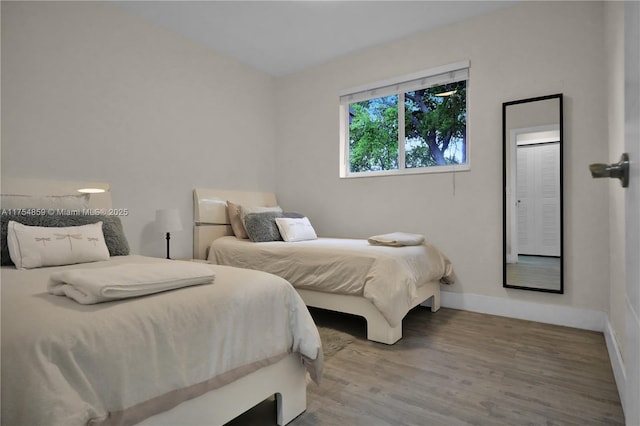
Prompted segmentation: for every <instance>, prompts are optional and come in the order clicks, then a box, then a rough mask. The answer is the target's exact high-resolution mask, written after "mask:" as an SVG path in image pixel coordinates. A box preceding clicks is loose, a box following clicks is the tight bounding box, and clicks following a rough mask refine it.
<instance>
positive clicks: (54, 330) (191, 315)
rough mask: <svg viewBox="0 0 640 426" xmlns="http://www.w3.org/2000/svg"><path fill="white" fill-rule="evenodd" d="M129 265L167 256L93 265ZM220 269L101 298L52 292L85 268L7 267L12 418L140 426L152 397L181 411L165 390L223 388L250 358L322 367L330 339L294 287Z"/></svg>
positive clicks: (6, 395) (5, 326)
mask: <svg viewBox="0 0 640 426" xmlns="http://www.w3.org/2000/svg"><path fill="white" fill-rule="evenodd" d="M129 262H135V263H147V264H150V263H164V262H167V261H166V260H162V259H153V258H145V257H140V256H127V257H119V258H113V259H112V260H110V261H106V262H96V263H91V264H86V265H81V266H82V267H83V268H87V267H92V268H98V267H104V266H110V265H114V264H123V263H129ZM170 262H178V261H170ZM209 267H210V268H211V270H212V271H213V272H214V273H215V276H216V280H215V284H213V285H202V286H194V287H187V288H182V289H179V290H173V291H167V292H164V293H157V294H154V295H150V296H144V297H140V298H135V299H127V300H120V301H114V302H108V303H101V304H96V305H80V304H78V303H76V302H74V301H73V300H70V299H68V298H66V297H58V296H54V295H51V294H48V293H47V290H46V285H47V280H48V278H49V275H50V274H51V273H52V272H54V271H61V270H69V269H73V268H78V265H72V266H63V267H54V268H42V269H33V270H27V271H18V270H15V269H14V268H6V267H3V268H2V289H1V290H2V293H1V296H2V354H1V355H2V377H1V386H2V389H1V390H2V401H1V403H2V413H1V414H2V424H6V425H45V424H46V425H64V426H72V425H85V424H87V422H88V421H90V420H92V422H91V424H102V422H103V421H104V422H105V423H109V422H113V421H115V420H117V419H120V420H122V419H124V420H125V421H124V422H125V423H129V424H130V423H133V422H137V421H141V420H142V419H143V418H144V417H147V416H149V415H151V414H153V413H149V412H145V411H144V410H141V409H140V407H144V406H145V403H148V402H149V401H151V402H154V401H155V402H156V404H155V406H154V404H150V405H149V404H147V405H146V409H147V410H148V409H149V406H152V407H154V408H153V409H156V410H157V409H160V410H164V409H169V408H171V405H166V404H167V401H168V400H167V399H166V398H164V399H163V398H162V397H163V396H167V395H170V396H172V398H173V395H178V396H181V395H183V394H181V393H180V392H176V390H178V391H179V390H184V389H186V390H190V391H192V390H193V389H195V388H199V387H198V386H194V385H195V384H201V383H207V385H209V386H213V387H219V386H221V385H224V384H225V381H227V382H228V381H229V379H235V378H237V377H234V372H236V371H240V370H244V368H241V367H244V366H250V367H251V368H252V369H257V368H260V367H261V366H265V365H268V364H270V363H273V362H276V361H277V360H279V359H281V357H282V356H284V354H286V353H288V352H299V353H300V354H302V355H303V356H304V357H303V358H304V359H305V360H306V361H309V360H316V361H315V362H308V363H307V366H308V368H309V369H310V370H311V371H310V372H312V373H313V374H312V376H317V375H318V374H319V372H320V371H321V368H322V355H321V353H322V351H321V343H320V337H319V335H318V331H317V329H316V327H315V325H314V323H313V320H312V318H311V316H310V315H309V312H308V311H307V309H306V307H305V306H304V303H303V302H302V300H301V299H300V297H299V296H298V294H297V293H296V291H295V290H294V289H293V287H291V285H290V284H288V283H287V282H286V281H285V280H283V279H281V278H279V277H276V276H273V275H270V274H265V273H261V272H258V271H250V270H243V269H236V268H230V267H225V266H217V265H209ZM218 379H220V380H218ZM172 391H173V392H172ZM192 396H197V395H192ZM169 402H170V403H173V404H177V403H178V402H180V401H174V400H171V398H170V399H169ZM163 404H164V405H163Z"/></svg>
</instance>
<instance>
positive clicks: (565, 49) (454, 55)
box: [276, 2, 610, 312]
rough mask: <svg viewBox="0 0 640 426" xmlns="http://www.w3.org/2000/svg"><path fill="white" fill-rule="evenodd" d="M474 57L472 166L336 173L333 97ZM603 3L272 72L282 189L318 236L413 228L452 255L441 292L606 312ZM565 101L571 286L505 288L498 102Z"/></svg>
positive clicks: (485, 20) (509, 13)
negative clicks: (550, 97)
mask: <svg viewBox="0 0 640 426" xmlns="http://www.w3.org/2000/svg"><path fill="white" fill-rule="evenodd" d="M465 59H469V60H470V61H471V69H470V84H469V99H470V105H469V122H468V126H469V128H468V132H469V143H470V149H471V154H470V161H471V171H469V172H459V173H457V174H455V175H454V174H450V173H447V174H424V175H408V176H390V177H377V178H360V179H339V178H338V158H339V133H338V93H339V92H340V91H341V90H343V89H347V88H350V87H354V86H359V85H362V84H366V83H369V82H374V81H378V80H384V79H386V78H391V77H395V76H399V75H403V74H408V73H412V72H416V71H420V70H423V69H428V68H432V67H436V66H439V65H444V64H448V63H452V62H456V61H460V60H465ZM604 62H605V54H604V18H603V4H602V3H595V2H527V3H523V4H519V5H516V6H513V7H510V8H505V9H502V10H500V11H497V12H495V13H492V14H490V15H486V16H481V17H477V18H473V19H471V20H468V21H465V22H462V23H460V24H456V25H452V26H448V27H445V28H442V29H439V30H436V31H433V32H430V33H427V34H422V35H418V36H415V37H411V38H408V39H405V40H402V41H399V42H395V43H390V44H386V45H382V46H378V47H375V48H372V49H369V50H366V51H363V52H361V53H359V54H355V55H349V56H347V57H344V58H341V59H339V60H335V61H332V62H329V63H327V64H324V65H322V66H318V67H315V68H313V69H310V70H306V71H303V72H300V73H297V74H295V75H290V76H287V77H284V78H280V79H278V80H277V90H276V94H277V106H278V122H277V127H276V128H277V139H278V144H277V154H278V170H277V192H278V196H279V199H280V201H281V202H282V203H283V204H284V205H286V206H287V208H289V209H295V210H298V211H302V212H304V213H307V214H308V215H309V216H310V218H311V220H312V223H313V224H314V226H315V227H316V228H317V231H319V233H320V234H321V235H336V236H355V237H366V236H368V235H371V234H374V233H382V232H389V231H397V230H403V231H408V232H418V233H422V234H424V235H426V236H427V238H428V239H429V240H430V241H432V242H434V243H435V244H436V245H438V246H439V247H440V248H441V249H442V250H443V251H444V252H445V253H446V254H447V255H448V256H449V257H450V258H451V260H452V261H453V264H454V267H455V270H456V274H457V281H456V284H454V285H453V286H452V287H450V288H445V290H448V291H452V292H465V293H473V294H478V295H484V296H493V297H500V298H506V299H512V300H519V301H530V302H540V303H547V304H558V305H566V306H571V307H574V308H580V309H586V310H595V311H603V312H604V311H607V310H608V307H609V284H608V282H609V278H610V277H609V233H608V223H609V220H608V206H607V202H608V185H609V183H608V182H607V183H603V184H598V183H596V182H594V181H593V179H592V178H591V177H590V174H589V171H588V164H589V163H592V162H599V161H602V159H603V158H604V159H606V158H608V156H609V151H608V144H607V138H606V136H607V109H606V92H605V90H606V87H605V85H604V84H603V83H604V82H605V81H606V69H605V65H604ZM553 93H563V94H564V96H565V98H564V101H565V111H564V112H565V121H564V126H565V127H564V136H565V148H564V150H565V151H564V153H565V156H566V158H565V168H564V173H565V175H564V176H565V192H564V201H565V215H566V216H565V217H566V220H565V254H566V255H565V265H566V275H565V277H566V281H565V294H564V295H553V294H543V293H535V292H528V291H521V290H506V289H504V288H503V287H502V146H501V143H502V134H501V108H502V102H505V101H511V100H516V99H521V98H528V97H534V96H541V95H547V94H553Z"/></svg>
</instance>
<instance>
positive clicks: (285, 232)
mask: <svg viewBox="0 0 640 426" xmlns="http://www.w3.org/2000/svg"><path fill="white" fill-rule="evenodd" d="M276 225H278V230H279V231H280V235H281V236H282V239H283V240H285V241H287V242H292V241H306V240H317V239H318V236H317V235H316V231H315V230H314V229H313V226H311V222H309V219H308V218H306V217H303V218H301V219H293V218H287V217H277V218H276Z"/></svg>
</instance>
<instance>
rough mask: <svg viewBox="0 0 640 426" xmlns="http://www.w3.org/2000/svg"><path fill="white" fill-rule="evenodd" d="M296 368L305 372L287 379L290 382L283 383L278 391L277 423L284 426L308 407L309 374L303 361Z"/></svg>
mask: <svg viewBox="0 0 640 426" xmlns="http://www.w3.org/2000/svg"><path fill="white" fill-rule="evenodd" d="M297 363H298V364H299V365H298V366H296V368H300V369H302V370H303V374H296V375H295V377H289V378H287V379H286V381H287V382H288V383H286V384H283V389H282V391H281V392H278V393H276V395H275V396H276V405H277V412H278V413H277V423H278V425H280V426H284V425H286V424H287V423H289V422H291V421H292V420H293V419H295V418H296V417H298V416H299V415H300V414H302V413H303V412H304V411H305V410H306V409H307V375H306V372H304V371H306V370H305V369H304V366H303V365H302V361H300V360H297Z"/></svg>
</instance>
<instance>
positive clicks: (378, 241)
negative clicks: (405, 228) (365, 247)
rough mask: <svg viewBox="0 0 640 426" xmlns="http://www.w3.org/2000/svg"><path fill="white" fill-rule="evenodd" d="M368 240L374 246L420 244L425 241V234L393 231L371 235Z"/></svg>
mask: <svg viewBox="0 0 640 426" xmlns="http://www.w3.org/2000/svg"><path fill="white" fill-rule="evenodd" d="M367 241H369V244H372V245H374V246H393V247H402V246H419V245H420V244H422V243H423V242H424V236H422V235H420V234H409V233H406V232H392V233H390V234H382V235H374V236H373V237H369V238H368V240H367Z"/></svg>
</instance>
